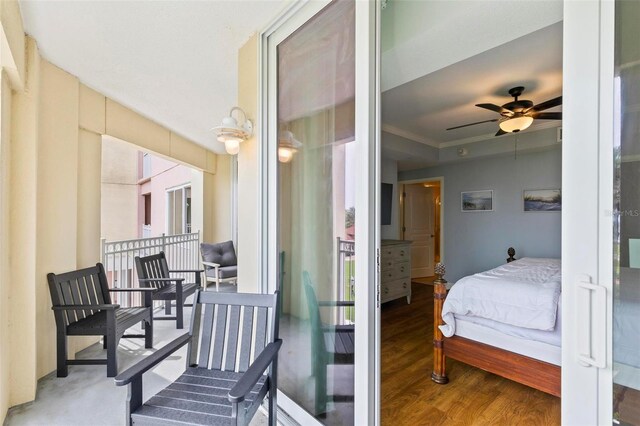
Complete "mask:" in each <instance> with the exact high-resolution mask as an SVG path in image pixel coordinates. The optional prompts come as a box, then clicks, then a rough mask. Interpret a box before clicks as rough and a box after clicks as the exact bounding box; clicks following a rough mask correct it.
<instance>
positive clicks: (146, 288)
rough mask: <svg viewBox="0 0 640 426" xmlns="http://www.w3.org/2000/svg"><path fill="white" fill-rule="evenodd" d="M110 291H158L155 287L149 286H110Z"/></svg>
mask: <svg viewBox="0 0 640 426" xmlns="http://www.w3.org/2000/svg"><path fill="white" fill-rule="evenodd" d="M109 291H113V292H118V291H142V292H150V293H153V292H154V291H156V289H155V288H149V287H145V288H142V287H136V288H110V289H109Z"/></svg>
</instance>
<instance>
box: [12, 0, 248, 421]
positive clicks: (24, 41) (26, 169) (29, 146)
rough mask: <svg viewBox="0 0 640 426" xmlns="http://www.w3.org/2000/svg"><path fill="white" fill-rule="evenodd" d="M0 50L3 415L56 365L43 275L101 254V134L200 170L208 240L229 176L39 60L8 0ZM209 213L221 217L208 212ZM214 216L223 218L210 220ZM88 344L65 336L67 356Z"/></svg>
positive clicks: (205, 154) (209, 157) (182, 142)
mask: <svg viewBox="0 0 640 426" xmlns="http://www.w3.org/2000/svg"><path fill="white" fill-rule="evenodd" d="M0 47H1V49H0V51H1V52H2V53H1V55H0V60H1V63H0V64H1V65H2V69H3V71H4V72H3V74H2V77H0V79H1V80H2V86H1V89H0V108H1V109H0V112H1V120H0V178H1V181H0V421H2V420H3V418H4V416H5V414H6V410H7V408H8V407H10V406H13V405H16V404H20V403H24V402H28V401H30V400H33V399H34V398H35V392H36V386H37V379H38V378H40V377H42V376H43V375H45V374H48V373H50V372H52V371H53V370H54V369H55V363H56V360H55V325H54V321H53V315H52V313H51V301H50V297H49V291H48V287H47V283H46V274H47V273H48V272H64V271H67V270H71V269H76V268H79V267H83V266H87V265H90V264H93V263H94V262H96V261H98V260H99V238H100V226H99V223H100V208H101V206H100V205H101V202H100V198H99V193H100V167H101V148H100V145H101V139H100V138H101V135H103V134H109V135H111V136H115V137H119V138H121V139H124V140H127V141H128V142H131V143H133V144H136V145H138V146H140V147H143V148H145V149H148V150H150V151H153V152H155V153H158V154H160V155H164V156H167V157H169V158H172V157H173V158H175V159H176V160H178V161H180V162H182V163H185V164H188V165H190V166H192V167H195V168H198V169H200V170H202V171H203V172H204V174H205V175H207V176H208V177H207V179H203V181H205V180H208V181H209V184H208V185H209V187H210V188H211V190H206V191H203V193H204V194H205V198H209V199H208V200H207V201H205V202H204V203H203V204H205V205H209V207H208V208H209V209H210V210H211V211H212V212H214V214H206V215H203V219H202V220H203V222H204V225H203V226H204V229H210V231H207V232H211V236H212V237H215V238H217V237H218V236H219V235H222V234H223V233H224V229H230V220H229V217H230V216H229V215H228V214H227V213H225V212H226V207H224V206H222V207H217V206H216V205H215V202H214V201H212V200H211V197H213V196H214V194H216V193H219V194H220V193H224V191H226V190H227V187H228V186H229V182H230V181H229V177H228V174H227V173H226V172H223V173H222V174H221V178H220V179H216V167H217V166H218V164H217V156H216V155H215V154H214V153H212V152H209V151H207V150H206V149H205V148H203V147H201V146H199V145H196V144H194V143H193V142H191V141H189V140H187V139H185V138H183V137H181V136H179V135H177V134H175V133H173V132H171V131H170V130H168V129H166V128H164V127H162V126H161V125H159V124H157V123H154V122H153V121H151V120H149V119H147V118H145V117H142V116H141V115H139V114H137V113H135V112H134V111H132V110H130V109H128V108H126V107H124V106H122V105H119V104H118V103H117V102H114V101H112V100H110V99H108V98H105V97H104V96H103V95H101V94H100V93H98V92H96V91H94V90H92V89H90V88H88V87H86V86H84V85H83V84H82V83H81V82H80V81H79V80H78V79H77V78H76V77H75V76H73V75H71V74H69V73H67V72H65V71H63V70H61V69H60V68H57V67H56V66H54V65H52V64H50V63H48V62H47V61H46V60H44V59H41V58H40V56H39V54H38V50H37V46H36V43H35V42H34V41H33V40H31V39H29V38H27V37H25V36H24V34H23V31H22V21H21V17H20V15H19V7H18V5H17V3H16V2H15V1H13V0H11V1H10V0H5V1H2V2H0ZM12 90H13V92H12ZM253 111H254V110H252V112H253ZM254 115H255V114H254ZM224 163H225V161H221V170H225V164H224ZM209 194H212V195H209ZM9 205H10V206H11V208H10V209H9ZM217 209H221V210H220V212H221V213H215V212H217V211H218V210H217ZM214 219H215V220H216V222H218V221H221V220H229V223H228V224H226V225H222V224H220V223H216V225H215V226H214V224H213V222H212V221H213V220H214ZM5 319H9V321H5ZM94 340H95V339H93V338H90V339H74V340H72V341H71V342H70V347H69V354H70V356H73V354H74V352H75V351H77V350H79V349H81V348H82V347H84V346H85V345H86V344H87V343H88V342H91V341H94ZM96 368H97V369H99V367H96Z"/></svg>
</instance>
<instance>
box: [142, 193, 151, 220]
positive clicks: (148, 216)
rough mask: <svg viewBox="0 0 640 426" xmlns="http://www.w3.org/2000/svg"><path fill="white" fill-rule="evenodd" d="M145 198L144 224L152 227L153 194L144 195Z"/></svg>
mask: <svg viewBox="0 0 640 426" xmlns="http://www.w3.org/2000/svg"><path fill="white" fill-rule="evenodd" d="M142 196H143V197H144V224H145V225H151V194H143V195H142Z"/></svg>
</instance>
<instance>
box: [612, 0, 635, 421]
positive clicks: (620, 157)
mask: <svg viewBox="0 0 640 426" xmlns="http://www.w3.org/2000/svg"><path fill="white" fill-rule="evenodd" d="M638 22H640V2H637V1H628V0H618V1H616V17H615V26H616V40H615V44H616V52H615V53H616V58H615V63H616V67H615V96H616V99H615V101H616V108H615V138H614V162H615V163H614V167H615V169H614V170H615V174H614V191H613V193H614V212H615V214H614V216H613V217H614V253H613V260H614V265H613V273H614V277H613V278H614V280H613V283H614V293H613V422H614V424H624V425H640V28H639V27H638Z"/></svg>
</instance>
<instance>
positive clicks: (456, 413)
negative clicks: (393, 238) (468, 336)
mask: <svg viewBox="0 0 640 426" xmlns="http://www.w3.org/2000/svg"><path fill="white" fill-rule="evenodd" d="M423 282H424V281H423ZM432 339H433V287H432V286H431V285H428V284H425V283H417V282H414V283H413V284H412V297H411V304H410V305H407V303H406V301H405V300H404V299H398V300H394V301H392V302H389V303H385V304H384V305H383V306H382V362H381V364H382V367H381V368H382V373H381V374H382V377H381V381H382V383H381V385H382V397H381V404H382V407H381V417H382V425H385V426H386V425H390V426H396V425H440V424H446V425H559V424H560V399H559V398H556V397H553V396H551V395H547V394H545V393H543V392H540V391H537V390H535V389H532V388H529V387H526V386H524V385H521V384H519V383H515V382H512V381H510V380H507V379H503V378H502V377H499V376H496V375H494V374H491V373H487V372H484V371H482V370H479V369H477V368H473V367H470V366H468V365H466V364H463V363H460V362H457V361H454V360H447V371H448V374H449V379H450V382H449V384H446V385H438V384H436V383H434V382H432V381H431V377H430V376H431V367H432V363H433V345H432Z"/></svg>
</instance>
